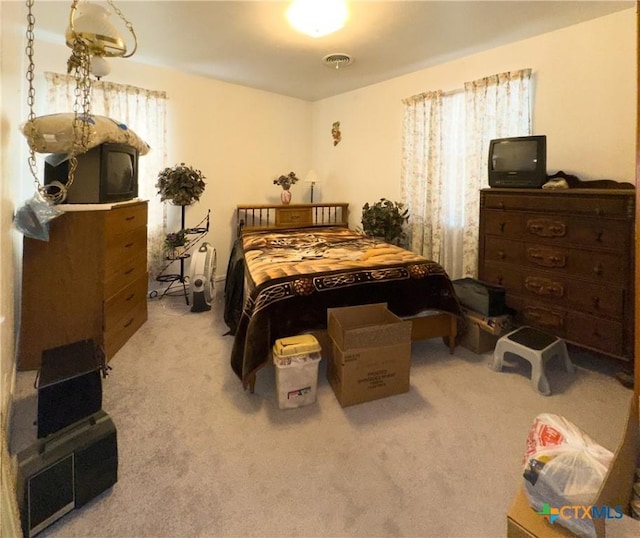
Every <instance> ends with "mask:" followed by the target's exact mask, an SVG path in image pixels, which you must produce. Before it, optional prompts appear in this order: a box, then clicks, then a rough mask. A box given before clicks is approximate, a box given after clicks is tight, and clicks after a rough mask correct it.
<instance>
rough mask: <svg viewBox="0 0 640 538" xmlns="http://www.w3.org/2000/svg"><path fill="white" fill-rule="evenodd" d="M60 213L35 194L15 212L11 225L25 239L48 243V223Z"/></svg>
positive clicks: (60, 213)
mask: <svg viewBox="0 0 640 538" xmlns="http://www.w3.org/2000/svg"><path fill="white" fill-rule="evenodd" d="M62 213H63V211H61V210H60V209H58V208H57V207H55V206H54V205H51V204H50V203H49V202H47V201H46V200H45V199H44V198H42V197H41V196H40V195H39V194H38V193H36V194H34V195H33V197H32V198H30V199H29V200H27V201H26V202H25V204H24V205H23V206H22V207H20V208H19V209H18V211H16V214H15V217H14V219H13V223H14V226H15V227H16V229H17V230H18V231H19V232H20V233H22V234H24V235H26V236H27V237H31V238H32V239H39V240H41V241H49V222H50V221H51V220H53V219H55V218H56V217H58V216H59V215H62Z"/></svg>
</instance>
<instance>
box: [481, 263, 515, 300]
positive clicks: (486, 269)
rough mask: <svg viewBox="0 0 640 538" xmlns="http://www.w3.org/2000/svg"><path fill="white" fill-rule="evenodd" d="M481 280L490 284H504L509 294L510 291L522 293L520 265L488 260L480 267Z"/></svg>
mask: <svg viewBox="0 0 640 538" xmlns="http://www.w3.org/2000/svg"><path fill="white" fill-rule="evenodd" d="M480 280H483V281H484V282H487V283H488V284H495V285H496V286H504V288H505V290H506V292H507V295H509V294H510V293H515V294H516V295H520V294H521V293H522V290H521V285H522V271H521V269H520V267H513V266H512V265H502V264H500V263H491V262H488V261H486V262H484V264H483V266H482V268H481V269H480Z"/></svg>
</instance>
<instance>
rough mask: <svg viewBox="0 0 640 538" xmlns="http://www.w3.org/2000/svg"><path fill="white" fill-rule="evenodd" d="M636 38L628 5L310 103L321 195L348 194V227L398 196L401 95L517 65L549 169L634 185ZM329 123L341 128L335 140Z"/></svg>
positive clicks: (337, 197)
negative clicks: (524, 74) (528, 85)
mask: <svg viewBox="0 0 640 538" xmlns="http://www.w3.org/2000/svg"><path fill="white" fill-rule="evenodd" d="M635 39H636V26H635V9H630V10H625V11H622V12H619V13H616V14H614V15H610V16H607V17H602V18H600V19H596V20H593V21H589V22H586V23H582V24H579V25H575V26H572V27H568V28H565V29H562V30H558V31H555V32H551V33H548V34H545V35H542V36H539V37H535V38H532V39H527V40H524V41H520V42H518V43H515V44H512V45H508V46H503V47H499V48H496V49H493V50H490V51H487V52H483V53H480V54H475V55H473V56H468V57H465V58H462V59H460V60H455V61H452V62H448V63H446V64H442V65H439V66H436V67H432V68H429V69H424V70H422V71H417V72H415V73H411V74H409V75H406V76H402V77H398V78H395V79H392V80H389V81H386V82H383V83H380V84H376V85H372V86H369V87H367V88H363V89H360V90H356V91H353V92H349V93H345V94H342V95H338V96H336V97H332V98H329V99H325V100H323V101H319V102H316V103H314V105H313V166H314V168H315V169H316V171H317V172H318V176H319V178H320V179H321V180H322V181H324V183H322V184H321V188H322V189H323V196H324V198H325V199H328V200H339V201H348V202H349V203H350V204H351V206H350V207H351V217H352V218H351V225H352V226H356V225H359V224H360V210H361V207H362V205H363V204H364V203H365V202H367V201H375V200H377V199H378V198H380V197H383V196H384V197H386V198H391V199H399V196H400V161H401V137H402V131H401V127H402V103H401V100H402V99H403V98H405V97H408V96H411V95H415V94H417V93H420V92H425V91H430V90H437V89H442V90H445V91H448V90H455V89H458V88H462V87H463V84H464V82H466V81H471V80H475V79H478V78H481V77H484V76H487V75H491V74H494V73H500V72H504V71H508V70H513V69H520V68H525V67H530V68H532V69H533V72H534V78H535V84H534V104H533V130H534V133H535V134H546V135H547V153H548V156H547V161H548V162H547V169H548V171H549V172H555V171H558V170H564V171H565V172H567V173H571V174H575V175H577V176H579V177H580V178H582V179H584V180H591V179H605V178H607V179H615V180H618V181H627V182H631V183H635V117H636V44H635ZM344 76H348V71H347V70H345V71H344ZM334 121H340V123H341V127H342V142H340V144H338V145H337V146H335V147H334V146H333V143H332V139H331V133H330V130H331V125H332V123H333V122H334Z"/></svg>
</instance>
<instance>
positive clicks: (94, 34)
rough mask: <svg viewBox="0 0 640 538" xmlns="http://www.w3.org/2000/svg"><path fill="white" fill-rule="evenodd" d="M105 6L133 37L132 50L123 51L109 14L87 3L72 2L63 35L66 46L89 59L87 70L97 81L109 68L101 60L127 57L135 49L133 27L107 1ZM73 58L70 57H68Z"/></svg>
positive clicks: (135, 39)
mask: <svg viewBox="0 0 640 538" xmlns="http://www.w3.org/2000/svg"><path fill="white" fill-rule="evenodd" d="M107 4H108V5H109V7H110V8H111V9H112V10H113V12H114V13H116V14H117V15H118V17H120V19H121V20H122V21H123V22H124V24H125V26H126V27H127V29H128V30H129V32H130V33H131V35H132V36H133V48H132V50H131V52H127V45H126V43H125V40H124V38H123V37H122V36H121V35H120V33H119V32H118V30H117V28H116V27H115V25H114V24H113V23H112V22H111V21H110V20H109V17H110V16H111V11H109V10H108V9H106V8H105V7H103V6H101V5H99V4H96V3H91V2H89V1H88V0H82V1H79V0H73V1H72V3H71V11H70V13H69V27H68V28H67V31H66V33H65V39H66V43H67V46H69V47H70V48H71V49H73V50H74V52H76V53H77V49H78V48H79V44H81V46H82V48H84V50H85V51H86V52H85V53H86V54H87V55H88V57H89V61H88V63H89V69H90V72H91V74H92V75H94V76H95V77H97V78H101V77H103V76H106V75H108V74H109V73H110V71H111V68H110V66H109V63H108V62H107V61H106V60H105V58H129V57H131V56H133V55H134V54H135V52H136V50H137V48H138V39H137V37H136V33H135V31H134V29H133V25H132V24H131V23H130V22H129V21H128V20H127V19H126V18H125V16H124V15H123V14H122V11H120V9H119V8H118V7H116V5H115V4H114V3H113V1H112V0H107ZM72 58H73V56H72Z"/></svg>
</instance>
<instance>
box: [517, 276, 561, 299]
mask: <svg viewBox="0 0 640 538" xmlns="http://www.w3.org/2000/svg"><path fill="white" fill-rule="evenodd" d="M524 287H525V288H526V289H527V290H529V291H530V292H531V293H534V294H536V295H541V296H543V297H558V298H559V297H564V287H563V286H562V284H560V283H559V282H554V281H553V280H549V279H548V278H536V277H527V278H526V279H525V281H524Z"/></svg>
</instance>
